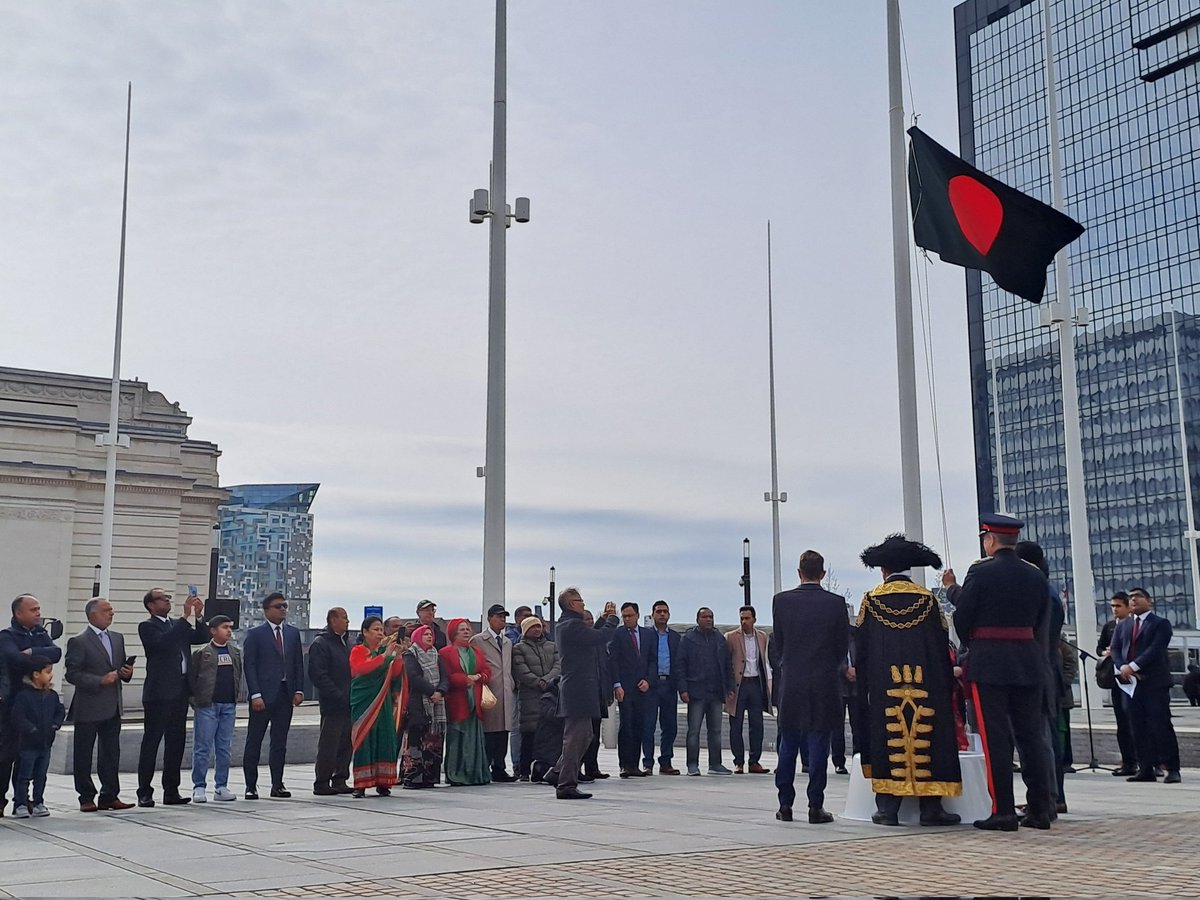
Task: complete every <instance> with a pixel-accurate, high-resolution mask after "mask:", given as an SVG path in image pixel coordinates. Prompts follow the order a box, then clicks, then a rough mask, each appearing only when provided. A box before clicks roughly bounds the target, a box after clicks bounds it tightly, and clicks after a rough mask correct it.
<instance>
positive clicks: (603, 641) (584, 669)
mask: <svg viewBox="0 0 1200 900" xmlns="http://www.w3.org/2000/svg"><path fill="white" fill-rule="evenodd" d="M618 622H619V620H618V619H617V617H616V616H609V617H608V619H604V618H601V619H600V620H598V621H597V622H596V625H595V627H588V624H587V623H586V622H585V621H583V616H581V615H580V614H579V613H577V612H572V611H571V610H564V611H563V613H562V616H561V617H560V618H559V620H558V624H557V625H555V628H554V643H555V644H556V645H557V646H558V659H559V671H560V672H561V681H560V682H559V686H558V713H559V715H560V716H562V717H563V718H575V717H583V718H588V719H599V718H600V717H601V716H602V714H603V713H604V711H605V709H606V704H605V702H604V698H605V696H606V695H607V694H608V692H611V690H612V685H611V683H610V684H609V685H607V689H606V686H605V685H604V684H603V680H602V679H601V677H600V673H601V667H602V664H605V663H607V660H608V653H607V645H608V642H609V640H610V639H611V638H612V635H613V630H614V629H615V628H616V627H617V624H618ZM602 657H603V660H602Z"/></svg>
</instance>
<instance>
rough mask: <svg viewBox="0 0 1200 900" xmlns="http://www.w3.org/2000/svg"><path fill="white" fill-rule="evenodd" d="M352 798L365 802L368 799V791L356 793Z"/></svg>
mask: <svg viewBox="0 0 1200 900" xmlns="http://www.w3.org/2000/svg"><path fill="white" fill-rule="evenodd" d="M351 796H352V797H354V799H355V800H363V799H365V798H366V796H367V792H366V791H355V792H354V793H353V794H352V795H351Z"/></svg>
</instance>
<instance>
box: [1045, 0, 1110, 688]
mask: <svg viewBox="0 0 1200 900" xmlns="http://www.w3.org/2000/svg"><path fill="white" fill-rule="evenodd" d="M1042 32H1043V34H1042V39H1043V46H1044V50H1045V65H1046V120H1047V124H1048V125H1049V136H1050V191H1051V200H1052V203H1053V206H1054V208H1055V209H1057V210H1058V211H1059V212H1064V209H1063V206H1064V201H1063V195H1064V190H1063V173H1062V138H1061V135H1060V134H1059V125H1058V85H1057V82H1056V80H1055V73H1054V36H1053V31H1052V23H1051V20H1050V4H1049V3H1043V4H1042ZM1068 262H1069V261H1068V254H1067V249H1066V247H1065V246H1064V247H1063V248H1062V249H1061V250H1059V251H1058V253H1057V255H1056V256H1055V257H1054V303H1053V304H1052V305H1051V308H1050V310H1049V316H1050V319H1051V323H1052V324H1054V325H1056V326H1057V328H1058V350H1059V371H1060V372H1061V374H1062V399H1063V451H1064V456H1065V457H1066V464H1067V514H1068V521H1069V523H1070V531H1071V581H1072V584H1073V587H1074V590H1073V591H1072V595H1073V596H1072V599H1073V600H1074V602H1075V642H1076V643H1077V644H1079V645H1080V646H1083V647H1091V646H1093V645H1094V644H1095V643H1096V598H1095V585H1094V582H1093V579H1092V550H1091V544H1090V541H1089V536H1088V514H1087V493H1086V486H1085V483H1084V478H1083V437H1082V433H1081V429H1080V425H1079V381H1078V375H1077V367H1076V360H1075V325H1076V324H1077V323H1082V322H1085V321H1086V311H1085V310H1079V311H1076V310H1075V308H1074V301H1073V298H1072V297H1071V284H1070V272H1069V265H1068ZM1082 689H1083V690H1085V691H1087V692H1088V694H1089V696H1090V701H1091V703H1092V704H1093V705H1094V706H1096V708H1100V705H1101V704H1102V703H1103V698H1102V695H1101V692H1100V689H1099V688H1098V687H1097V685H1096V683H1095V681H1094V680H1091V679H1084V683H1083V684H1082Z"/></svg>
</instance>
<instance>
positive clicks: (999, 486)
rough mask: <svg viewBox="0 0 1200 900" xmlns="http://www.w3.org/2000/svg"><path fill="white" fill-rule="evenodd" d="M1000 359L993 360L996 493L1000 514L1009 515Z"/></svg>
mask: <svg viewBox="0 0 1200 900" xmlns="http://www.w3.org/2000/svg"><path fill="white" fill-rule="evenodd" d="M999 366H1000V361H999V360H992V433H993V434H994V435H995V436H996V439H995V442H994V443H995V449H996V494H997V498H996V499H997V500H999V501H1000V515H1002V516H1006V515H1008V504H1007V503H1006V502H1005V499H1004V495H1005V491H1004V451H1003V450H1001V448H1000V390H999V386H998V385H997V382H996V369H997V368H999Z"/></svg>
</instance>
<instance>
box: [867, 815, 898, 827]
mask: <svg viewBox="0 0 1200 900" xmlns="http://www.w3.org/2000/svg"><path fill="white" fill-rule="evenodd" d="M871 821H872V822H874V823H875V824H876V825H899V824H900V819H899V818H898V817H897V816H893V815H891V814H890V813H884V812H876V813H871Z"/></svg>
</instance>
